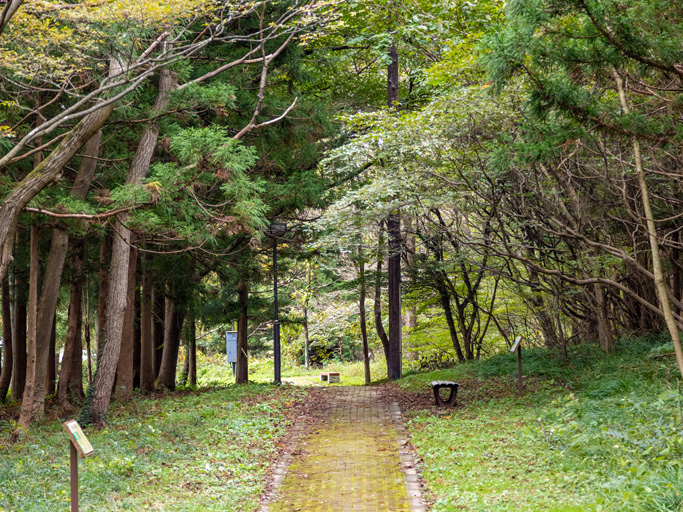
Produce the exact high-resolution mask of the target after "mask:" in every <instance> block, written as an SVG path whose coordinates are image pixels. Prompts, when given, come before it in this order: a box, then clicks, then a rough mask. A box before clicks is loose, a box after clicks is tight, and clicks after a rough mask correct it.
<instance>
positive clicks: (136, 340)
mask: <svg viewBox="0 0 683 512" xmlns="http://www.w3.org/2000/svg"><path fill="white" fill-rule="evenodd" d="M138 264H139V262H138ZM140 277H141V276H140V273H139V272H138V274H137V278H136V279H137V281H136V283H137V282H139V281H140ZM139 288H140V287H137V286H136V288H135V292H134V294H133V295H134V297H133V389H140V358H141V351H140V345H141V343H142V332H141V331H140V290H139Z"/></svg>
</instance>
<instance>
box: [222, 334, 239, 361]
mask: <svg viewBox="0 0 683 512" xmlns="http://www.w3.org/2000/svg"><path fill="white" fill-rule="evenodd" d="M225 353H226V354H227V356H228V363H236V362H237V331H228V332H226V333H225Z"/></svg>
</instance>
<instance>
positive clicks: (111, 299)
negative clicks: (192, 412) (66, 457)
mask: <svg viewBox="0 0 683 512" xmlns="http://www.w3.org/2000/svg"><path fill="white" fill-rule="evenodd" d="M176 86H177V84H176V79H175V77H174V75H173V74H172V73H171V71H170V70H168V69H162V70H161V73H160V77H159V88H158V94H157V100H156V103H155V105H154V108H153V109H152V114H153V115H156V114H161V113H163V111H164V110H166V108H167V106H168V103H169V101H170V93H171V91H172V90H174V89H175V88H176ZM158 138H159V124H158V122H157V121H156V120H155V121H152V122H151V124H150V125H148V126H147V128H145V129H144V130H143V133H142V137H141V138H140V143H139V145H138V148H137V150H136V152H135V156H134V157H133V161H132V162H131V165H130V169H129V172H128V177H127V178H126V183H127V184H135V183H140V181H141V180H142V178H144V177H145V176H146V175H147V171H148V170H149V165H150V162H151V160H152V155H153V153H154V149H155V148H156V144H157V140H158ZM126 219H127V216H126V215H122V216H121V217H120V218H119V219H118V221H119V222H118V225H117V226H116V236H115V237H114V243H113V247H112V256H111V267H110V272H109V278H110V286H109V295H108V299H107V300H108V304H107V308H108V311H107V322H106V331H107V336H106V343H105V344H104V347H103V348H102V350H101V353H102V356H101V358H100V361H99V363H98V366H97V372H96V373H95V379H94V381H93V386H94V388H95V390H94V395H93V398H92V400H91V402H90V403H89V404H86V405H87V406H88V407H89V413H90V414H89V416H90V417H91V418H92V421H93V422H94V423H95V424H104V423H106V414H107V411H108V410H109V402H110V400H111V393H110V391H111V389H112V386H113V383H114V378H115V375H116V366H117V363H118V359H119V353H120V349H121V336H122V333H123V317H124V313H125V309H126V301H127V291H128V279H127V276H128V270H129V260H130V254H129V253H130V249H129V246H130V241H131V232H130V230H129V229H128V228H127V227H126V226H125V221H126ZM162 364H163V363H162ZM174 380H175V375H174ZM87 415H88V414H86V416H87Z"/></svg>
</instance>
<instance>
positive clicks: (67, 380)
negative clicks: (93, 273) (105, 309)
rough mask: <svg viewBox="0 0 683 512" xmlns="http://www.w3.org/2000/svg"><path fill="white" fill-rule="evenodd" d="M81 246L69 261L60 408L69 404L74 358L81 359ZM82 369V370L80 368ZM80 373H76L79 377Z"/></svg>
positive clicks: (74, 250)
mask: <svg viewBox="0 0 683 512" xmlns="http://www.w3.org/2000/svg"><path fill="white" fill-rule="evenodd" d="M82 251H83V246H82V244H78V245H77V246H75V247H74V249H73V257H72V263H71V286H70V290H69V314H68V320H67V331H66V342H65V343H64V355H63V356H62V368H61V371H60V372H59V383H58V385H57V395H58V397H59V405H60V407H62V408H67V407H68V406H69V394H70V392H71V389H70V388H71V384H72V383H73V381H74V379H73V377H75V376H72V373H73V371H74V367H75V365H74V359H78V361H79V362H80V361H81V358H82V357H81V349H79V348H78V345H80V344H79V343H77V340H79V339H80V337H81V325H82V314H81V304H82V302H81V299H82V294H83V276H82V271H83V257H82ZM81 371H82V370H81ZM80 376H81V374H80V373H79V374H78V377H80Z"/></svg>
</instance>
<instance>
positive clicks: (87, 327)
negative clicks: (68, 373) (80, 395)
mask: <svg viewBox="0 0 683 512" xmlns="http://www.w3.org/2000/svg"><path fill="white" fill-rule="evenodd" d="M83 301H84V303H85V307H84V308H83V309H84V315H83V334H84V336H85V350H86V357H87V359H88V360H87V368H88V386H90V384H91V383H92V347H91V345H90V291H89V286H88V285H87V284H86V293H85V297H84V298H83ZM82 386H83V384H82V380H81V388H82Z"/></svg>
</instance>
